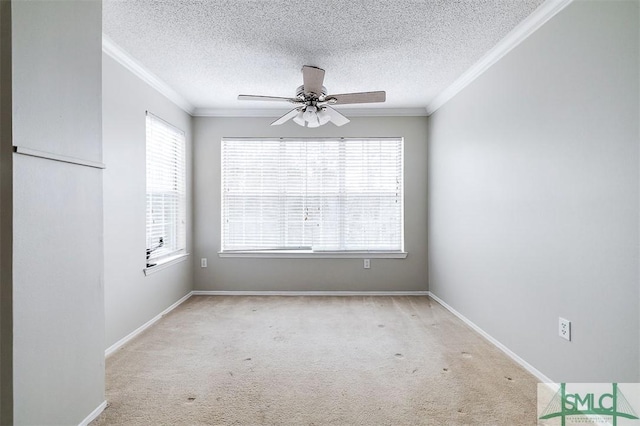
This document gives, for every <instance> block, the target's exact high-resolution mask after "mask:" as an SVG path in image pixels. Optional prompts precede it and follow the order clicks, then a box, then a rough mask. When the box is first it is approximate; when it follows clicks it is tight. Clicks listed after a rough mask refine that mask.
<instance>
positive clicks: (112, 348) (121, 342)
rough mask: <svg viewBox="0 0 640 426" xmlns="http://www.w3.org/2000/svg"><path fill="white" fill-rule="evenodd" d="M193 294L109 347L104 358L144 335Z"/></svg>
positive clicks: (187, 295)
mask: <svg viewBox="0 0 640 426" xmlns="http://www.w3.org/2000/svg"><path fill="white" fill-rule="evenodd" d="M192 294H193V292H192V291H190V292H189V293H187V294H186V295H184V296H183V297H182V298H181V299H180V300H178V301H177V302H176V303H174V304H173V305H171V306H169V307H168V308H167V309H165V310H164V311H162V312H160V313H159V314H158V315H156V316H155V317H153V318H151V319H150V320H149V321H147V322H145V323H144V324H142V325H141V326H140V327H138V328H136V329H135V330H133V331H132V332H131V333H129V334H128V335H126V336H125V337H123V338H122V339H120V340H118V341H117V342H116V343H114V344H113V345H111V346H109V347H108V348H107V350H105V351H104V356H105V357H108V356H109V355H111V354H113V353H114V352H115V351H117V350H118V349H120V348H121V347H122V346H124V345H125V344H126V343H128V342H129V341H131V340H132V339H133V338H135V337H136V336H138V335H139V334H140V333H142V332H143V331H145V330H146V329H147V328H149V327H151V326H152V325H153V324H155V323H156V322H158V321H159V320H160V318H162V317H163V316H165V315H166V314H168V313H169V312H171V311H173V310H174V309H175V308H177V307H178V306H179V305H180V304H182V303H183V302H184V301H185V300H187V299H188V298H190V297H191V295H192Z"/></svg>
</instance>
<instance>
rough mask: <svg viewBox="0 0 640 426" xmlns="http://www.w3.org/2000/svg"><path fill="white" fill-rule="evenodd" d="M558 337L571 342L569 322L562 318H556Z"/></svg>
mask: <svg viewBox="0 0 640 426" xmlns="http://www.w3.org/2000/svg"><path fill="white" fill-rule="evenodd" d="M558 335H559V336H560V337H562V338H563V339H567V340H568V341H571V321H569V320H568V319H564V318H562V317H561V318H558Z"/></svg>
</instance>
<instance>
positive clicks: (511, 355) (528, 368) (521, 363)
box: [428, 291, 554, 383]
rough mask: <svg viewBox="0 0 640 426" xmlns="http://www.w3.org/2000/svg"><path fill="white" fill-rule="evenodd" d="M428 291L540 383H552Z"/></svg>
mask: <svg viewBox="0 0 640 426" xmlns="http://www.w3.org/2000/svg"><path fill="white" fill-rule="evenodd" d="M428 293H429V297H431V298H432V299H433V300H435V301H436V302H438V303H439V304H440V305H442V307H443V308H445V309H446V310H448V311H449V312H451V313H452V314H453V315H455V316H457V317H458V318H460V319H461V320H462V321H463V322H464V323H465V324H467V325H468V326H469V327H471V328H472V329H473V330H474V331H476V332H477V333H478V334H480V335H481V336H482V337H484V338H485V339H487V340H488V341H489V342H491V343H493V345H494V346H495V347H497V348H498V349H500V350H501V351H502V352H504V353H505V354H506V355H507V356H509V358H511V359H512V360H514V361H515V362H517V363H518V364H520V365H521V366H522V367H523V368H524V369H525V370H527V371H528V372H529V373H531V374H533V375H534V376H535V377H536V378H538V380H540V382H542V383H554V382H553V380H551V379H550V378H548V377H547V376H545V375H544V374H542V372H541V371H540V370H538V369H536V368H535V367H534V366H532V365H531V364H529V363H528V362H527V361H525V360H524V359H522V358H520V357H519V356H518V355H516V354H515V352H513V351H511V349H509V348H508V347H506V346H505V345H503V344H502V343H500V342H499V341H498V340H496V339H495V338H493V337H492V336H491V335H490V334H489V333H487V332H486V331H484V330H483V329H481V328H480V327H478V326H477V325H476V324H474V323H473V322H472V321H471V320H470V319H468V318H467V317H465V316H464V315H462V314H461V313H460V312H458V311H456V310H455V309H453V308H452V307H451V306H449V305H448V304H447V303H445V302H444V301H443V300H442V299H440V298H439V297H438V296H436V295H435V294H433V292H431V291H429V292H428Z"/></svg>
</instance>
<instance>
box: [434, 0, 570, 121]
mask: <svg viewBox="0 0 640 426" xmlns="http://www.w3.org/2000/svg"><path fill="white" fill-rule="evenodd" d="M572 1H573V0H546V1H545V2H544V3H542V4H541V5H540V6H538V8H537V9H536V10H535V11H534V12H533V13H532V14H531V15H529V16H528V17H527V18H526V19H525V20H524V21H522V22H520V24H518V25H517V26H516V27H515V28H514V29H513V30H511V31H510V32H509V33H508V34H507V35H506V36H505V37H504V38H503V39H502V40H501V41H500V42H498V44H496V45H495V46H494V47H493V48H492V49H491V50H489V52H487V54H486V55H484V56H483V57H482V58H480V60H479V61H478V62H476V63H475V64H473V65H472V66H471V68H469V69H468V70H467V71H465V72H464V73H463V74H462V75H461V76H460V77H458V79H457V80H456V81H454V82H453V83H452V84H451V85H450V86H449V87H447V88H446V89H444V90H443V91H442V92H440V94H438V95H437V96H436V97H435V98H433V100H432V101H431V102H429V104H428V105H427V115H431V114H433V113H434V112H436V111H437V110H438V108H440V107H441V106H442V105H444V104H445V103H447V102H448V101H449V100H450V99H452V98H453V97H454V96H455V95H457V94H458V93H459V92H460V91H461V90H462V89H464V88H465V87H467V86H468V85H469V84H470V83H471V82H473V81H474V80H475V79H476V78H478V77H479V76H480V75H482V74H483V73H484V72H485V71H486V70H487V69H489V68H490V67H491V66H492V65H493V64H495V63H496V62H498V61H499V60H500V59H501V58H502V57H503V56H504V55H506V54H507V53H509V52H510V51H511V50H512V49H513V48H515V47H516V46H518V45H519V44H520V43H522V42H523V41H524V40H525V39H526V38H527V37H529V36H530V35H531V34H533V33H534V32H535V31H536V30H537V29H538V28H540V27H541V26H542V25H544V24H545V23H546V22H547V21H548V20H549V19H551V18H553V17H554V16H555V15H556V14H558V12H560V11H561V10H562V9H564V8H565V7H567V6H568V5H569V4H570V3H571V2H572Z"/></svg>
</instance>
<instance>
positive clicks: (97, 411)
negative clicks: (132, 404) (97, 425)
mask: <svg viewBox="0 0 640 426" xmlns="http://www.w3.org/2000/svg"><path fill="white" fill-rule="evenodd" d="M105 408H107V401H102V403H101V404H100V405H98V406H97V407H96V409H95V410H93V411H92V412H91V414H89V415H88V416H87V417H85V418H84V420H83V421H81V422H80V423H79V424H78V426H88V424H89V423H91V422H92V421H94V420H95V419H96V418H97V417H98V416H99V415H100V413H102V412H103V411H104V409H105Z"/></svg>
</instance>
